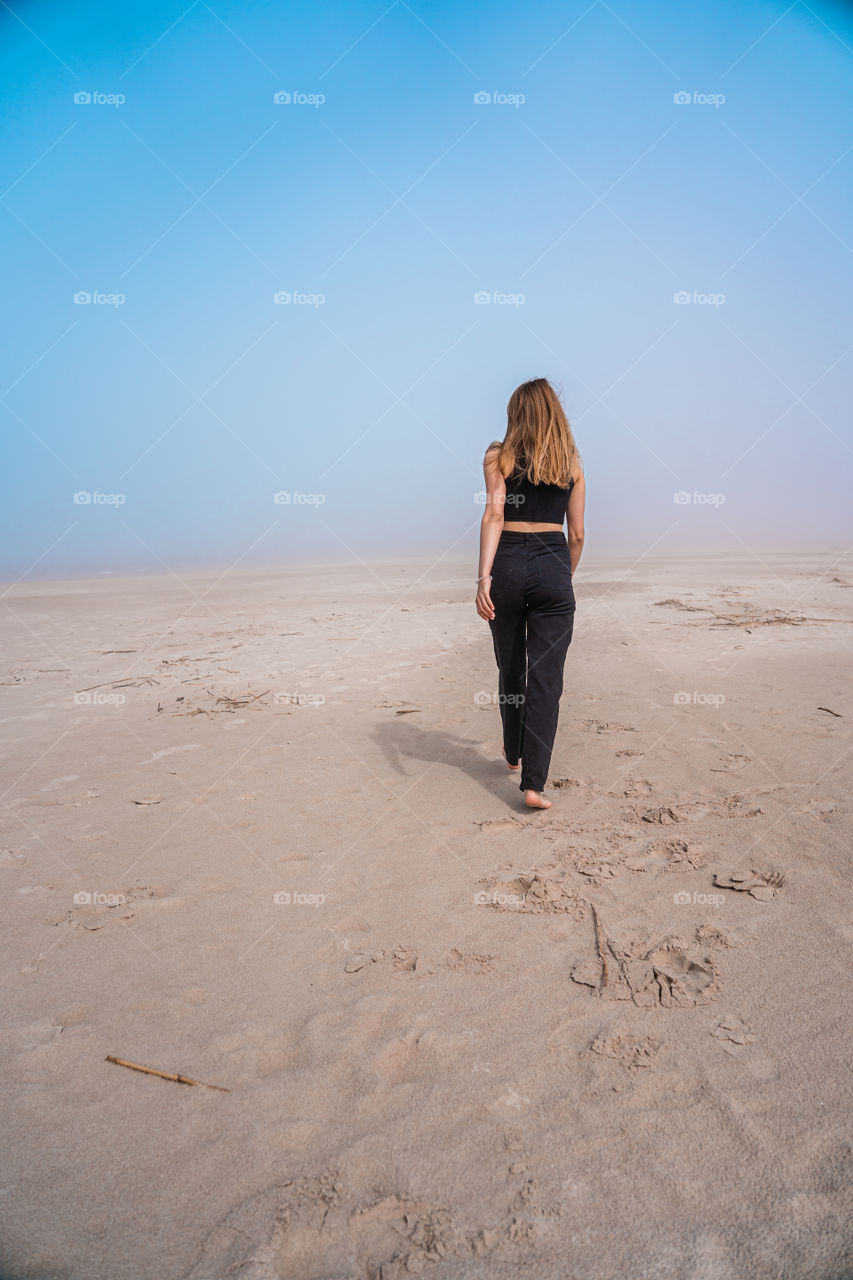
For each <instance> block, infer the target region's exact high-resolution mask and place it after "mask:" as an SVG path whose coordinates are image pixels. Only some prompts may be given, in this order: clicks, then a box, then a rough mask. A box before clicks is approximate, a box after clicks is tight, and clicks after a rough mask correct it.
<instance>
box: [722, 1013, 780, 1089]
mask: <svg viewBox="0 0 853 1280" xmlns="http://www.w3.org/2000/svg"><path fill="white" fill-rule="evenodd" d="M711 1035H712V1036H714V1037H715V1039H717V1040H719V1042H720V1048H721V1049H722V1050H723V1052H724V1053H725V1054H727V1055H728V1056H729V1057H730V1058H735V1059H736V1060H737V1061H738V1062H742V1063H743V1065H744V1066H745V1067H746V1068H747V1070H748V1071H749V1073H750V1075H752V1076H754V1078H755V1079H756V1080H758V1081H760V1082H762V1083H766V1082H767V1081H768V1080H775V1079H776V1077H777V1076H778V1075H779V1068H778V1067H777V1065H776V1063H775V1062H773V1060H772V1059H771V1058H766V1057H763V1056H762V1055H761V1054H759V1053H757V1052H756V1050H755V1049H754V1048H753V1045H754V1044H755V1036H754V1035H753V1033H752V1031H751V1029H750V1028H749V1027H748V1026H747V1025H746V1024H745V1023H744V1022H742V1021H741V1019H740V1018H724V1019H723V1020H722V1022H718V1023H717V1025H716V1026H715V1027H712V1029H711Z"/></svg>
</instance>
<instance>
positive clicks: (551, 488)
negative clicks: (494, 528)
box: [504, 467, 575, 525]
mask: <svg viewBox="0 0 853 1280" xmlns="http://www.w3.org/2000/svg"><path fill="white" fill-rule="evenodd" d="M574 485H575V482H574V479H573V478H570V480H569V486H568V488H567V489H562V488H561V487H560V485H558V484H533V482H532V481H531V480H529V479H528V478H527V476H526V475H525V474H524V473H523V472H519V470H518V467H516V469H515V471H514V472H513V474H512V475H511V476H507V479H506V506H505V507H504V524H505V525H507V524H513V523H518V522H520V521H522V520H523V521H531V522H532V523H534V524H562V523H563V521H564V520H565V519H566V508H567V506H568V505H569V496H570V495H571V492H572V489H573V488H574Z"/></svg>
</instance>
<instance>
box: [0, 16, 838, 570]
mask: <svg viewBox="0 0 853 1280" xmlns="http://www.w3.org/2000/svg"><path fill="white" fill-rule="evenodd" d="M0 34H2V39H0V72H2V75H0V83H2V85H3V90H2V96H3V109H4V110H3V114H4V125H5V127H4V136H5V140H6V142H5V146H4V148H3V153H2V160H0V187H2V192H3V194H2V203H0V219H2V227H3V234H2V250H0V253H2V266H3V275H4V280H5V293H6V299H7V305H6V308H5V310H6V315H7V320H8V322H9V323H8V325H7V331H6V337H5V339H4V342H3V344H2V347H1V348H0V382H2V387H3V390H2V393H0V412H1V413H2V423H3V438H4V466H3V468H2V473H0V476H2V478H0V483H2V505H3V515H4V523H5V530H4V537H3V540H2V562H0V577H2V578H3V579H4V580H5V581H7V582H8V581H14V580H20V579H51V578H63V577H86V576H95V575H98V574H105V573H135V572H149V573H160V572H166V571H174V572H177V571H179V570H189V569H193V568H208V567H221V568H223V569H225V568H228V567H230V566H234V565H237V564H241V565H247V566H251V565H275V564H292V563H308V564H316V563H329V562H335V563H340V564H341V565H344V566H345V565H347V564H350V565H354V564H357V563H359V562H361V561H370V560H371V559H380V558H388V557H393V556H401V555H417V556H428V557H431V558H432V559H433V560H439V559H440V558H443V557H452V558H456V557H459V556H460V555H465V554H468V553H470V556H471V563H472V575H473V566H474V565H475V564H476V547H477V532H478V523H479V519H480V516H481V513H482V505H481V501H482V492H483V487H484V485H483V476H482V457H483V452H484V450H485V448H486V446H487V445H488V444H489V442H490V441H492V440H494V439H500V438H501V437H502V436H503V434H504V432H505V430H506V403H507V401H508V399H509V396H510V394H511V393H512V391H513V389H514V388H515V387H516V386H517V385H518V384H519V383H520V382H522V381H524V380H526V379H527V378H531V377H547V378H549V379H550V380H551V381H552V383H553V384H554V386H555V387H556V388H557V390H558V391H559V392H560V394H561V396H562V399H563V403H564V405H565V408H566V411H567V413H568V416H569V419H570V422H571V423H572V426H573V429H574V431H575V436H576V439H577V442H578V446H579V448H580V452H581V456H582V458H583V462H584V468H585V472H586V477H587V544H586V546H587V549H588V551H592V552H600V553H602V554H608V555H618V556H625V557H627V558H628V559H629V560H632V561H633V560H635V559H637V558H639V557H642V556H644V555H665V554H672V553H685V552H695V553H696V554H702V555H713V554H720V555H723V554H726V555H728V554H732V553H739V552H743V553H745V554H750V555H754V556H763V555H766V554H769V553H772V552H774V551H784V552H792V551H793V552H796V551H800V550H803V551H806V550H808V551H813V550H819V551H826V552H827V553H828V555H830V556H831V557H834V556H836V555H839V554H841V553H843V552H844V550H845V549H846V548H847V547H848V545H849V544H850V542H853V537H851V536H850V514H849V513H850V508H851V503H850V489H851V478H853V468H851V463H853V438H851V431H850V417H851V414H850V386H851V369H853V302H851V299H853V288H851V268H852V267H853V259H851V253H853V227H851V211H853V200H852V199H851V195H853V130H851V121H853V109H851V108H853V74H851V73H853V7H851V6H849V5H843V4H840V3H826V2H823V0H812V2H811V3H809V4H805V3H801V2H800V0H795V2H794V3H793V4H789V3H787V0H780V2H779V3H776V2H775V0H774V2H773V3H770V2H763V3H758V2H753V0H693V2H692V3H691V4H690V5H685V4H683V2H679V3H675V2H670V0H659V2H658V3H655V4H654V5H649V4H648V3H647V2H645V3H641V2H640V0H614V3H609V2H607V3H605V2H604V0H592V2H590V0H579V2H578V3H575V2H574V0H569V3H565V2H564V3H556V2H555V0H525V2H524V3H522V2H521V0H496V2H495V3H490V4H473V3H469V2H467V0H411V2H410V0H391V2H390V3H389V2H388V0H377V3H366V2H363V0H347V2H346V3H343V2H340V0H331V2H329V3H319V2H317V3H307V2H306V3H301V4H293V3H288V2H287V0H284V2H282V3H276V4H273V3H271V2H270V0H260V2H258V3H251V4H246V3H236V2H235V0H212V2H211V3H210V4H208V3H205V0H195V2H194V3H187V0H177V2H176V3H164V2H163V0H151V3H149V4H147V5H144V6H142V5H134V6H116V5H114V4H106V3H88V4H87V3H85V2H84V3H81V4H79V5H74V6H69V5H67V4H61V3H58V0H53V2H51V3H48V2H42V0H31V2H29V3H27V2H25V0H10V2H9V3H8V4H5V5H4V6H3V7H2V9H0ZM828 562H830V561H828Z"/></svg>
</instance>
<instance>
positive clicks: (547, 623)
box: [476, 378, 585, 809]
mask: <svg viewBox="0 0 853 1280" xmlns="http://www.w3.org/2000/svg"><path fill="white" fill-rule="evenodd" d="M483 472H484V474H485V478H486V508H485V511H484V512H483V521H482V525H481V527H480V569H479V577H478V578H477V601H476V604H477V612H478V613H479V615H480V617H481V618H485V619H486V621H487V622H488V624H489V626H490V628H491V632H492V642H493V644H494V649H495V658H496V659H497V664H498V674H499V681H498V689H499V694H500V709H501V721H502V723H503V755H504V759H505V760H506V762H507V764H508V766H509V768H510V769H511V770H513V772H515V771H517V770H518V769H519V768H520V769H521V783H520V790H521V791H523V792H524V799H525V803H526V804H527V805H529V806H530V808H532V809H550V807H551V801H550V800H546V799H545V797H544V796H543V795H542V791H543V789H544V787H545V781H546V779H547V777H548V767H549V765H550V763H551V752H552V750H553V748H554V737H555V735H556V732H557V718H558V716H559V710H560V694H561V693H562V692H563V665H564V663H565V661H566V652H567V650H568V647H569V645H570V643H571V639H572V628H573V626H574V618H575V596H574V591H573V589H572V575H573V573H574V571H575V569H576V568H577V565H578V561H579V560H580V556H581V551H582V549H583V515H584V501H585V485H584V475H583V469H582V467H581V460H580V456H579V454H578V451H577V447H576V445H575V440H574V436H573V435H572V429H571V427H570V426H569V423H568V419H567V418H566V415H565V412H564V410H563V406H562V405H561V404H560V400H559V398H558V396H557V394H556V392H555V391H554V389H553V387H552V386H551V384H550V383H549V382H548V380H547V379H546V378H533V379H532V380H531V381H530V382H523V383H522V384H521V386H520V387H518V388H517V389H516V390H515V391H514V392H513V393H512V395H511V396H510V400H509V404H508V405H507V430H506V435H505V436H504V438H503V441H502V442H495V443H493V444H490V445H489V448H488V449H487V450H486V456H485V458H484V459H483ZM564 520H567V522H568V539H567V538H566V535H565V534H564V533H563V521H564ZM519 760H520V761H521V764H520V765H519Z"/></svg>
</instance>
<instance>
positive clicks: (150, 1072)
mask: <svg viewBox="0 0 853 1280" xmlns="http://www.w3.org/2000/svg"><path fill="white" fill-rule="evenodd" d="M106 1060H107V1062H114V1063H115V1064H116V1066H117V1067H130V1069H131V1071H142V1072H144V1074H145V1075H147V1076H159V1077H160V1079H161V1080H174V1081H176V1083H177V1084H195V1085H200V1086H201V1087H202V1088H203V1089H218V1091H219V1092H220V1093H230V1092H231V1090H230V1089H226V1088H224V1087H223V1086H222V1085H221V1084H206V1083H205V1082H204V1080H191V1079H190V1078H189V1076H182V1075H179V1074H178V1073H177V1072H174V1071H158V1070H157V1069H156V1068H155V1067H141V1066H140V1065H139V1063H138V1062H127V1061H126V1060H125V1059H124V1058H116V1057H114V1056H113V1054H111V1053H108V1054H107V1057H106Z"/></svg>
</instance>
